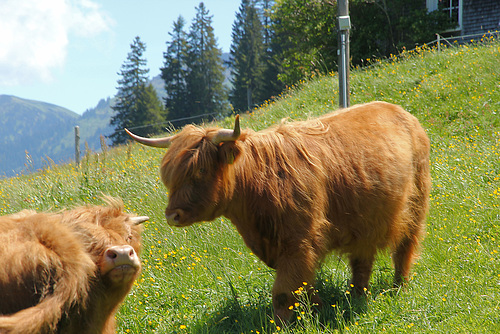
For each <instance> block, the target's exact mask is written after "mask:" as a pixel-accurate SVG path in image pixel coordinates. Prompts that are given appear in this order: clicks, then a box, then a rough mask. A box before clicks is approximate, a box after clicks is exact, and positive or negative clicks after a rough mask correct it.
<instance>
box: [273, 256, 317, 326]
mask: <svg viewBox="0 0 500 334" xmlns="http://www.w3.org/2000/svg"><path fill="white" fill-rule="evenodd" d="M315 269H316V260H315V257H314V256H312V255H307V254H300V255H299V254H294V256H289V257H286V258H282V259H280V261H279V263H278V266H277V268H276V280H275V281H274V286H273V290H272V295H273V307H274V315H275V320H276V322H277V323H278V324H281V325H283V324H286V323H287V322H288V321H290V319H291V317H292V314H293V311H292V310H291V308H290V306H292V305H293V304H294V303H295V301H296V299H295V296H294V293H293V292H294V291H297V290H298V289H299V288H300V287H302V286H304V283H306V284H307V285H306V287H305V289H304V290H303V291H301V293H309V294H310V301H311V302H312V303H313V304H317V305H319V306H321V299H320V298H319V296H317V295H316V294H311V293H312V292H313V291H314V288H313V286H314V275H315ZM306 290H307V291H306Z"/></svg>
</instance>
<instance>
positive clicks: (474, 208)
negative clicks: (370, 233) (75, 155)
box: [0, 40, 500, 333]
mask: <svg viewBox="0 0 500 334" xmlns="http://www.w3.org/2000/svg"><path fill="white" fill-rule="evenodd" d="M367 61H370V62H371V63H372V66H371V67H369V68H367V69H354V70H353V71H352V72H351V103H352V104H356V103H363V102H368V101H372V100H384V101H388V102H393V103H397V104H400V105H402V106H403V107H404V108H405V109H407V110H408V111H410V112H411V113H412V114H414V115H415V116H416V117H417V118H418V119H419V120H420V121H421V123H422V124H423V126H424V128H425V129H426V130H427V133H428V135H429V137H430V138H431V142H432V152H431V168H432V178H433V190H432V193H431V209H430V213H429V217H428V220H427V232H426V234H427V235H426V238H425V240H424V242H423V248H422V251H421V258H420V259H419V260H418V262H417V263H416V265H415V267H414V269H413V272H412V273H413V274H412V277H411V281H410V283H409V284H408V285H407V287H406V288H405V289H403V290H401V291H395V290H392V289H391V281H392V276H393V269H392V264H391V260H390V257H389V255H388V254H385V253H382V254H380V255H379V256H378V259H377V262H376V264H375V267H374V272H373V275H372V279H371V287H370V289H369V291H368V298H367V300H366V301H359V300H353V299H352V298H351V296H350V294H349V292H348V288H349V287H348V281H349V278H350V273H349V269H348V267H347V265H346V263H345V262H344V259H343V258H339V257H338V256H336V255H334V254H332V256H330V257H329V258H328V259H327V261H326V262H325V263H324V264H323V265H322V267H321V270H320V271H319V273H318V283H317V285H316V287H315V289H316V290H317V291H318V292H317V293H318V294H319V295H320V296H321V297H322V299H323V300H324V308H323V310H321V311H320V312H315V311H314V310H313V309H312V308H311V306H310V304H309V303H308V302H307V298H306V295H307V294H305V293H303V292H304V291H305V290H308V289H310V288H311V287H308V286H303V287H300V288H299V289H298V290H297V291H296V292H295V293H296V294H297V297H298V302H297V303H296V304H295V305H294V306H293V309H294V312H295V314H296V321H295V322H294V323H293V324H292V325H291V327H290V328H280V327H277V326H276V324H275V323H274V321H273V320H272V308H271V296H270V290H271V287H272V283H273V280H274V272H273V270H270V269H268V268H267V267H266V266H265V265H264V264H263V263H262V262H260V261H259V260H258V259H257V258H256V256H255V255H253V254H252V253H251V252H250V250H249V249H247V248H246V247H245V245H244V243H243V241H242V240H241V238H240V237H239V235H238V234H237V232H236V230H235V229H234V227H233V226H232V225H231V222H230V221H228V220H227V219H224V218H220V219H217V220H215V221H213V222H207V223H203V224H197V225H196V226H192V227H189V228H184V229H173V228H170V227H169V226H168V225H167V224H166V223H165V221H164V218H163V210H164V208H165V206H166V201H167V198H168V192H167V189H166V188H165V187H164V186H163V185H162V184H161V181H160V179H159V175H158V165H159V163H160V160H161V156H162V154H163V151H162V150H161V149H153V148H146V147H142V146H139V145H135V144H134V145H130V146H123V147H119V148H116V149H110V150H108V151H107V152H105V153H100V154H96V153H89V154H87V155H86V157H85V158H84V159H83V162H82V163H81V166H80V167H79V168H77V167H76V166H75V165H73V164H68V165H61V166H54V165H53V166H50V167H47V168H46V169H45V170H44V171H40V172H36V173H32V174H29V175H20V176H17V177H13V178H5V179H1V180H0V214H6V213H11V212H15V211H18V210H20V209H23V208H32V209H37V210H59V209H62V208H66V207H71V206H72V205H74V204H81V203H96V204H101V203H102V201H101V200H100V198H99V197H100V196H101V194H103V193H104V194H109V195H112V196H117V197H121V198H122V199H123V201H124V203H125V206H126V209H127V210H128V211H131V212H136V213H137V214H140V215H148V216H150V217H151V220H150V221H149V222H148V223H146V225H145V227H146V228H145V232H144V235H143V237H144V249H143V252H142V255H141V258H142V261H143V270H142V274H141V277H140V279H139V280H138V281H137V282H136V284H135V286H134V289H133V290H132V292H131V293H130V295H129V296H128V297H127V299H126V301H125V303H124V304H123V306H122V307H121V309H120V312H119V313H118V314H117V316H116V317H117V321H118V324H119V332H120V333H378V332H388V333H405V332H408V333H421V332H438V333H452V332H457V333H472V332H474V333H492V332H495V331H498V330H499V329H500V254H499V252H500V207H499V204H500V160H499V159H500V114H499V112H500V43H499V42H498V41H495V40H485V41H482V42H481V43H475V44H470V45H467V46H460V47H459V46H457V47H449V48H447V49H444V50H443V49H442V51H441V52H440V53H439V52H437V51H436V49H435V48H431V47H422V48H419V49H417V50H413V51H406V52H403V54H402V55H401V56H400V57H392V58H390V59H387V60H385V61H383V62H382V61H377V60H367ZM336 91H337V77H336V76H335V74H332V75H329V76H321V77H313V78H311V79H309V80H307V81H304V82H301V83H299V84H298V85H297V86H296V87H291V88H289V89H288V90H287V91H286V92H284V93H283V94H282V95H281V96H279V97H277V98H276V99H274V100H272V101H267V102H265V103H264V104H263V105H262V106H261V107H260V108H257V109H255V110H253V111H252V112H251V113H249V114H247V115H244V116H243V117H242V127H249V128H253V129H255V130H259V129H263V128H266V127H268V126H271V125H273V124H275V123H277V122H279V121H280V120H281V119H282V118H284V117H289V118H290V119H305V118H308V117H314V116H317V115H320V114H323V113H326V112H329V111H331V110H334V109H336V108H337V104H338V101H337V97H336V95H337V93H336ZM232 121H233V120H232V119H228V120H225V121H222V122H220V123H219V125H221V126H223V127H231V124H232ZM28 167H29V166H27V169H29V168H28Z"/></svg>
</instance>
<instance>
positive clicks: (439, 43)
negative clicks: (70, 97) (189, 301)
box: [75, 31, 500, 163]
mask: <svg viewBox="0 0 500 334" xmlns="http://www.w3.org/2000/svg"><path fill="white" fill-rule="evenodd" d="M483 38H489V39H491V38H496V39H500V31H494V32H489V31H488V32H486V33H481V34H470V35H463V36H451V37H444V36H442V35H440V34H436V39H435V40H433V41H431V42H428V43H424V44H422V45H417V46H416V47H415V48H413V49H411V50H408V51H406V52H412V51H417V50H419V49H421V48H422V47H424V46H428V47H432V46H433V45H434V44H435V45H436V47H437V51H438V52H441V48H442V47H459V46H461V45H464V44H468V43H473V42H478V41H480V42H481V41H482V40H483ZM402 57H403V55H401V54H399V55H393V56H391V58H384V59H378V60H377V62H376V63H372V64H368V65H364V66H362V67H360V68H361V69H369V68H371V67H374V66H377V65H378V64H380V63H383V62H387V61H392V60H393V59H394V58H396V59H398V58H402ZM216 115H218V117H216ZM210 116H212V118H213V119H216V118H221V117H223V115H222V114H221V113H215V112H214V113H207V114H201V115H195V116H188V117H181V118H176V119H172V120H169V121H166V122H158V123H150V124H145V125H138V126H132V127H129V128H128V129H129V130H137V129H143V128H147V127H151V126H157V125H165V127H164V128H165V130H166V131H167V132H173V131H175V129H176V127H175V126H174V123H178V122H183V121H189V120H195V119H207V118H208V117H210ZM118 131H125V130H118ZM79 140H80V138H79V134H78V139H77V135H76V129H75V158H76V161H77V163H78V161H79V145H80V144H79ZM106 149H107V145H106V143H105V141H103V140H102V138H101V150H102V151H105V150H106ZM76 152H78V153H76Z"/></svg>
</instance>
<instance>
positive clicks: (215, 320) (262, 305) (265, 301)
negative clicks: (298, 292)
mask: <svg viewBox="0 0 500 334" xmlns="http://www.w3.org/2000/svg"><path fill="white" fill-rule="evenodd" d="M389 287H390V283H389V282H388V281H387V280H385V279H379V280H377V281H376V282H374V286H373V290H372V291H374V294H378V293H379V292H380V291H387V289H389ZM348 288H349V287H348V286H347V283H346V281H339V280H332V279H331V277H329V278H327V275H325V274H324V273H322V272H320V273H319V274H318V277H317V286H316V289H317V293H318V295H319V296H320V297H321V299H322V302H323V307H322V308H321V309H319V310H316V309H315V308H314V306H311V305H310V303H309V302H308V300H307V298H305V299H304V298H299V300H298V305H299V306H298V307H295V308H294V311H295V312H294V313H295V319H294V320H293V321H292V323H291V324H290V325H289V326H288V327H287V328H284V329H282V332H285V333H293V332H294V331H299V330H300V329H305V328H310V327H313V328H317V329H319V330H327V331H334V330H336V329H340V330H341V331H342V330H343V329H344V328H345V327H349V326H350V325H352V324H353V323H354V322H356V321H357V319H358V318H359V317H360V316H361V315H362V314H364V313H366V311H367V298H370V297H367V298H365V297H353V296H352V295H351V293H350V292H349V291H348ZM233 293H234V290H233ZM304 296H306V294H304ZM276 331H277V329H276V324H275V323H274V321H273V309H272V305H271V293H270V291H264V290H262V291H258V292H256V293H255V294H254V297H250V299H248V300H242V299H241V298H239V297H237V296H236V294H235V293H234V296H233V298H232V299H228V300H227V301H226V302H224V303H223V304H222V305H221V306H220V307H219V308H218V310H217V311H216V312H214V313H212V314H209V315H207V316H206V317H205V318H203V319H201V320H200V321H199V322H198V323H197V324H196V325H195V326H194V327H193V328H192V330H191V332H192V333H196V334H201V333H217V334H220V333H275V332H276Z"/></svg>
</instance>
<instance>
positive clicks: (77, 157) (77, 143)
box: [75, 125, 80, 167]
mask: <svg viewBox="0 0 500 334" xmlns="http://www.w3.org/2000/svg"><path fill="white" fill-rule="evenodd" d="M75 162H76V166H77V167H79V166H80V127H79V126H78V125H77V126H75Z"/></svg>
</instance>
